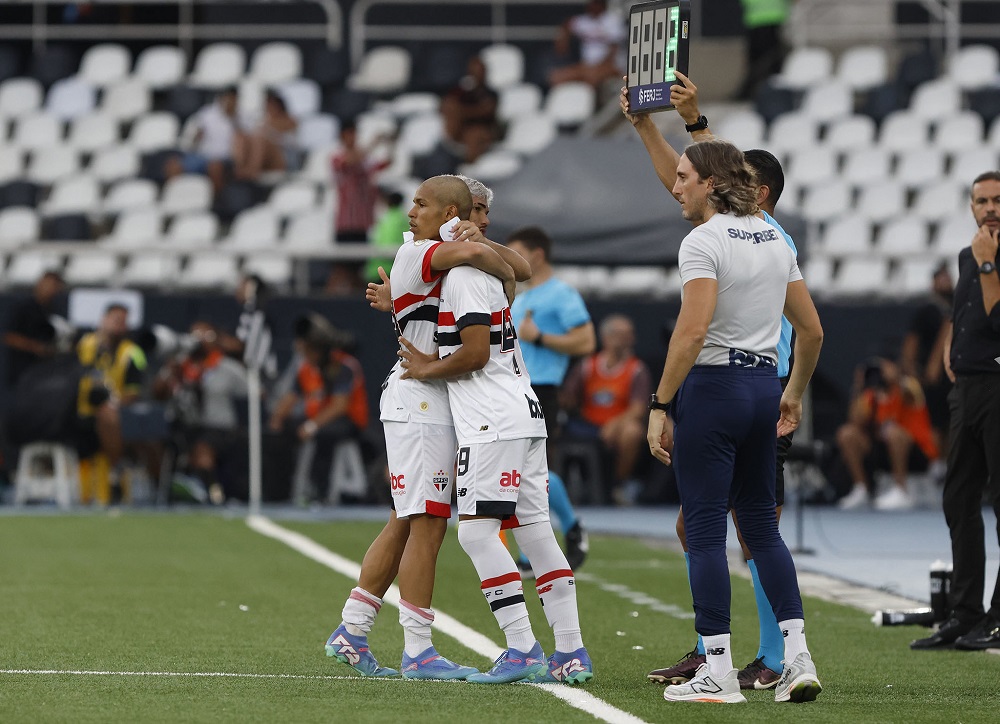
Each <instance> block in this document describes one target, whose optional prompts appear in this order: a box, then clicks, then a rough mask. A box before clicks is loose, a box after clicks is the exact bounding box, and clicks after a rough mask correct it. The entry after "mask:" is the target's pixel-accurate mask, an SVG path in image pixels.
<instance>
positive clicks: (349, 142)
mask: <svg viewBox="0 0 1000 724" xmlns="http://www.w3.org/2000/svg"><path fill="white" fill-rule="evenodd" d="M388 140H389V138H388V137H386V136H379V137H378V138H376V139H375V141H374V143H373V144H372V145H371V146H370V147H369V148H362V147H360V146H359V145H358V129H357V126H356V125H355V124H354V123H353V122H345V123H344V125H343V126H341V128H340V146H341V148H340V150H339V151H338V152H337V153H336V154H334V156H333V161H332V163H333V180H334V184H335V185H336V187H337V218H336V220H335V224H334V227H335V229H336V231H337V241H338V242H359V243H365V242H367V241H368V230H369V229H371V227H372V224H373V223H374V221H375V202H376V201H378V187H377V186H376V185H375V175H376V174H377V173H378V172H379V171H381V170H382V169H384V168H386V167H387V166H388V165H389V161H387V160H385V161H377V160H375V159H374V158H373V157H372V152H373V151H374V150H375V148H376V147H377V146H378V145H380V144H382V143H385V142H387V141H388Z"/></svg>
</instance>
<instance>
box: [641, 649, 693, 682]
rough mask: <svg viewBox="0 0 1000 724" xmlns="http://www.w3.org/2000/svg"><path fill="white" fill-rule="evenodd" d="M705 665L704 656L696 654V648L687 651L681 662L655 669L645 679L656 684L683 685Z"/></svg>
mask: <svg viewBox="0 0 1000 724" xmlns="http://www.w3.org/2000/svg"><path fill="white" fill-rule="evenodd" d="M704 663H705V654H699V653H698V647H697V646H695V647H694V649H692V650H691V651H688V652H687V653H686V654H684V656H682V657H681V660H680V661H678V662H677V663H676V664H674V665H673V666H668V667H667V668H665V669H656V670H654V671H650V672H649V673H648V674H646V678H647V679H649V680H650V681H655V682H656V683H657V684H683V683H684V682H685V681H690V680H691V679H693V678H694V674H695V672H696V671H697V670H698V667H699V666H701V665H702V664H704Z"/></svg>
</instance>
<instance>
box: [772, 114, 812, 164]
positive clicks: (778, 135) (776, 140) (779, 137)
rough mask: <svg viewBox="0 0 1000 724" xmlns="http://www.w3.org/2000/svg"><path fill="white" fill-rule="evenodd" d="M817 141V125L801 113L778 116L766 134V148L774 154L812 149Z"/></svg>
mask: <svg viewBox="0 0 1000 724" xmlns="http://www.w3.org/2000/svg"><path fill="white" fill-rule="evenodd" d="M818 141H819V124H818V123H817V122H816V121H815V120H814V119H812V118H809V117H807V116H805V115H803V114H802V113H801V112H797V111H796V112H792V113H785V114H784V115H781V116H778V117H777V118H776V119H775V121H774V123H772V124H771V129H770V131H769V132H768V139H767V148H768V149H769V150H770V151H772V152H773V153H775V154H781V153H786V152H789V151H797V150H799V149H801V148H812V147H814V146H815V145H816V144H817V142H818Z"/></svg>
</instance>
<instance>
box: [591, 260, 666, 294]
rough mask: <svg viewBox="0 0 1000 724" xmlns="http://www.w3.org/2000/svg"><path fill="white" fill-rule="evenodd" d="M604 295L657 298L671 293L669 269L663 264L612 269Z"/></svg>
mask: <svg viewBox="0 0 1000 724" xmlns="http://www.w3.org/2000/svg"><path fill="white" fill-rule="evenodd" d="M600 294H601V295H602V296H632V297H643V298H646V299H657V298H662V297H665V296H667V295H668V294H669V290H668V288H667V270H666V269H664V268H663V267H661V266H656V265H649V266H620V267H615V268H614V269H612V270H611V272H610V274H609V275H608V283H607V286H605V287H604V288H603V289H601V290H600Z"/></svg>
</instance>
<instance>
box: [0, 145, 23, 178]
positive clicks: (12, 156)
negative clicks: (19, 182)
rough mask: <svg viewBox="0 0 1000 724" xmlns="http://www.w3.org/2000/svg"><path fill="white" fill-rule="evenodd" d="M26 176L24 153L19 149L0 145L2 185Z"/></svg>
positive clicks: (0, 176)
mask: <svg viewBox="0 0 1000 724" xmlns="http://www.w3.org/2000/svg"><path fill="white" fill-rule="evenodd" d="M23 175H24V152H23V151H22V150H21V149H19V148H14V147H13V146H8V145H7V144H2V145H0V184H4V183H7V182H8V181H12V180H14V179H17V178H20V177H21V176H23Z"/></svg>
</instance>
